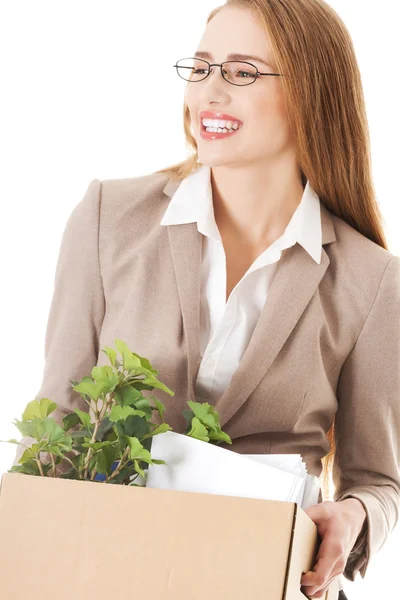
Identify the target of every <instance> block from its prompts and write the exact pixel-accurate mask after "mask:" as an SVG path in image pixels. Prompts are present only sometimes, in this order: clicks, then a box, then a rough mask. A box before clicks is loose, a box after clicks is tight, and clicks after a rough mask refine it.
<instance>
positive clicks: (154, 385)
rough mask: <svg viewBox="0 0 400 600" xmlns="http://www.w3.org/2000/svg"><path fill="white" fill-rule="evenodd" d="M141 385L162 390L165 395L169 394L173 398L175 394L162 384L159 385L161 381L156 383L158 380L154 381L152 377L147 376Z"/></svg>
mask: <svg viewBox="0 0 400 600" xmlns="http://www.w3.org/2000/svg"><path fill="white" fill-rule="evenodd" d="M141 383H145V384H147V385H150V386H152V388H157V389H159V390H164V392H167V394H169V395H170V396H175V392H173V391H172V390H170V389H169V387H167V386H166V385H165V384H164V383H161V381H158V379H156V378H155V377H154V375H148V376H147V377H146V378H145V379H142V380H141Z"/></svg>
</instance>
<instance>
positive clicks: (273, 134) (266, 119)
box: [185, 7, 292, 166]
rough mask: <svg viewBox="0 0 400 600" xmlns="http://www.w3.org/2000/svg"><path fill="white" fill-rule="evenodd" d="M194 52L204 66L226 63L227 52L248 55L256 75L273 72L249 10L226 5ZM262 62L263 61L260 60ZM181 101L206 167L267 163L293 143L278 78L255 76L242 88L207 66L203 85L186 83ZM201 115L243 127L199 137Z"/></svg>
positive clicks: (268, 52)
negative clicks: (234, 121) (230, 119)
mask: <svg viewBox="0 0 400 600" xmlns="http://www.w3.org/2000/svg"><path fill="white" fill-rule="evenodd" d="M197 51H200V52H209V53H210V54H211V58H210V57H209V58H207V57H204V58H206V60H208V62H209V63H221V62H223V61H226V60H229V59H228V54H230V53H240V54H244V55H252V56H255V57H258V58H259V59H260V60H256V59H254V58H252V59H249V58H247V59H243V60H247V61H248V62H251V63H253V64H254V65H255V66H256V67H257V69H258V71H260V72H261V73H277V70H276V66H275V62H274V58H273V54H272V49H271V46H270V43H269V40H268V38H267V34H266V32H265V31H264V29H263V28H262V26H261V25H260V24H259V22H258V21H257V20H256V18H255V17H254V16H253V15H252V13H251V12H250V11H249V10H246V9H241V8H236V7H235V8H232V7H226V8H224V9H222V10H221V11H220V12H219V13H218V14H217V15H216V16H215V17H214V18H213V19H212V20H211V21H210V23H209V24H208V25H207V27H206V30H205V32H204V34H203V37H202V38H201V40H200V43H199V45H198V48H197ZM261 59H262V60H264V61H265V63H267V64H265V63H264V62H261ZM185 98H186V103H187V105H188V108H189V111H190V117H191V129H192V133H193V135H194V137H195V139H196V142H197V146H198V156H199V161H200V162H201V163H203V164H204V165H208V166H220V165H221V166H222V165H226V166H233V165H243V164H244V163H255V162H261V163H262V162H263V161H264V162H265V161H268V162H271V160H274V159H278V157H279V155H280V154H281V153H282V152H286V151H287V147H288V145H289V144H291V142H292V140H291V137H290V134H289V129H288V124H287V119H286V111H285V107H284V98H283V92H282V77H263V76H261V77H259V78H258V79H256V81H255V82H254V83H252V84H250V85H246V86H235V85H231V84H230V83H228V82H227V81H225V79H224V78H223V77H222V75H221V71H220V69H219V67H212V70H211V73H210V75H209V76H208V77H207V78H206V79H203V80H202V81H197V82H189V83H188V84H187V88H186V94H185ZM202 111H215V112H216V113H217V114H216V115H215V118H220V117H218V114H219V113H226V114H229V115H231V116H233V117H236V118H237V119H238V120H240V121H241V122H242V123H243V125H242V126H241V128H240V129H239V130H237V131H236V132H235V133H233V134H229V135H228V136H224V137H218V136H217V135H213V134H209V136H210V137H209V138H208V139H204V138H203V137H201V135H200V131H201V129H202V123H201V120H200V114H201V112H202Z"/></svg>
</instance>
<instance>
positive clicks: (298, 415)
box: [288, 391, 307, 431]
mask: <svg viewBox="0 0 400 600" xmlns="http://www.w3.org/2000/svg"><path fill="white" fill-rule="evenodd" d="M306 396H307V391H305V392H304V394H303V400H302V401H301V403H300V407H299V410H298V411H297V415H296V418H295V420H294V421H293V425H291V427H289V429H288V431H292V429H293V427H294V426H295V425H296V423H297V421H298V420H299V417H300V413H301V409H302V408H303V406H304V402H305V399H306Z"/></svg>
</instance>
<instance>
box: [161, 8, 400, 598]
mask: <svg viewBox="0 0 400 600" xmlns="http://www.w3.org/2000/svg"><path fill="white" fill-rule="evenodd" d="M174 67H175V68H176V71H177V73H178V75H179V76H180V77H182V78H183V79H186V80H187V81H188V84H187V86H186V91H185V99H184V111H183V114H184V120H183V128H184V133H185V137H186V142H187V146H188V148H189V149H190V150H191V153H190V154H189V156H188V157H187V158H186V160H184V161H182V162H180V163H178V164H175V165H172V166H169V167H167V168H164V169H161V170H159V171H157V172H156V173H157V174H166V175H168V176H169V177H170V181H169V183H168V186H167V187H166V188H165V190H164V192H165V193H167V190H168V191H170V192H171V193H169V194H168V195H173V192H175V195H173V198H172V200H171V204H170V206H169V209H168V211H167V212H166V215H165V217H164V219H163V221H162V223H161V224H162V225H178V224H184V223H188V222H189V221H188V219H190V218H191V219H192V220H193V221H197V224H198V232H200V233H201V234H203V254H202V274H201V286H200V290H201V297H202V304H201V313H200V314H201V330H202V339H203V342H202V348H201V350H202V357H203V360H202V362H201V364H200V368H199V371H198V374H197V388H196V389H197V392H198V394H201V395H203V397H204V396H207V397H208V398H212V399H213V400H214V401H215V402H217V406H218V403H220V405H221V406H223V403H224V400H225V398H226V397H227V395H228V392H227V391H226V388H227V387H228V386H229V383H230V380H231V378H232V381H233V380H235V375H236V374H237V372H238V371H239V370H240V367H241V365H242V364H243V363H244V362H245V358H246V357H247V358H248V357H249V356H250V350H249V352H248V353H245V350H246V348H247V346H248V345H249V343H250V347H251V348H252V351H253V352H254V353H255V348H256V344H258V343H259V344H260V346H259V354H258V355H257V358H258V359H259V360H263V359H264V363H265V362H266V361H267V358H263V357H264V354H263V353H267V350H266V349H265V347H264V346H263V345H262V343H261V340H262V333H261V330H262V329H263V333H264V336H265V337H264V339H266V340H271V338H272V339H274V335H277V336H278V333H277V331H275V332H274V333H273V332H272V331H267V327H271V328H272V327H273V325H272V323H273V322H276V323H278V322H279V320H280V317H282V321H281V323H283V322H287V321H288V320H289V321H290V322H291V323H292V326H293V324H294V323H296V322H297V320H298V319H299V317H300V315H299V314H297V316H296V312H297V311H300V309H301V308H302V309H305V306H306V304H308V306H307V310H305V312H304V315H303V316H302V318H301V319H300V321H299V322H298V323H297V325H298V326H300V322H303V324H304V323H305V322H307V319H308V317H309V316H310V314H311V313H312V311H313V308H312V304H313V302H312V301H311V297H313V298H314V300H315V298H318V300H317V301H316V305H315V306H314V310H315V311H316V312H315V313H314V317H313V318H312V319H311V321H310V322H309V323H308V325H304V327H308V328H309V329H308V340H309V342H310V345H309V344H308V343H307V347H303V348H302V349H301V350H300V349H299V351H298V354H297V355H296V356H297V361H300V363H301V364H303V368H304V370H305V371H303V372H302V371H301V368H300V367H299V362H297V363H296V374H297V375H296V376H297V377H300V378H301V376H302V375H305V376H306V377H307V375H308V377H309V379H308V383H307V384H306V388H308V389H309V388H310V387H311V388H313V386H317V385H318V390H317V391H316V392H315V394H311V393H309V394H308V401H307V402H305V403H304V404H303V405H302V407H301V410H300V412H299V416H298V418H297V421H296V422H295V423H294V424H293V426H292V427H291V428H290V435H289V432H287V431H286V430H285V431H286V433H285V432H284V431H282V432H280V433H279V434H278V433H276V434H274V425H276V422H275V421H274V420H273V418H272V416H271V414H272V413H271V412H269V413H268V412H266V411H263V410H262V408H261V406H260V405H257V402H256V400H255V394H256V392H255V391H254V392H253V394H254V395H253V394H250V395H249V396H248V398H247V400H246V409H244V407H243V412H240V411H239V413H238V414H240V415H241V419H242V420H241V426H240V425H239V423H238V422H236V421H235V420H234V417H233V415H234V413H235V410H237V408H238V406H241V405H242V403H243V399H242V400H241V401H240V402H239V401H238V400H236V401H234V400H231V406H230V407H229V408H227V409H226V413H224V411H223V410H222V414H223V415H224V414H225V417H226V418H232V419H233V421H234V423H235V424H234V423H233V422H232V430H230V434H231V437H232V433H233V434H234V435H233V438H234V444H235V443H236V447H235V449H236V451H242V452H248V451H251V450H252V451H254V446H253V445H252V443H251V442H250V438H251V434H253V435H255V434H256V433H257V435H261V433H263V434H265V435H266V438H265V439H266V440H268V443H267V444H265V446H263V444H262V443H261V438H260V441H259V445H258V446H257V449H258V451H260V452H262V451H264V452H275V453H279V452H281V453H285V452H296V451H297V450H296V449H298V450H299V451H300V449H301V451H302V452H303V455H304V454H307V455H308V459H309V466H310V469H311V470H312V468H311V464H312V461H313V460H315V461H316V464H318V465H322V467H323V469H322V478H323V495H324V499H325V501H324V502H322V503H321V504H319V505H316V506H315V507H314V510H313V511H311V512H310V516H312V518H313V519H314V520H315V522H316V523H317V524H318V530H319V533H320V534H321V536H322V537H323V543H322V544H321V548H320V552H319V556H318V557H317V563H316V566H315V570H314V571H312V572H309V573H307V574H305V575H304V577H303V579H302V584H303V585H304V588H305V593H306V594H307V595H308V596H309V597H310V598H319V597H322V595H323V593H324V592H325V590H326V589H327V586H328V585H329V582H330V581H331V580H332V579H333V578H334V577H336V576H337V575H338V574H344V576H345V577H346V578H348V579H349V580H352V581H353V580H354V578H355V576H356V574H357V573H358V572H360V574H361V576H362V577H364V576H365V573H366V570H367V567H368V565H369V562H370V559H371V556H372V555H373V554H374V553H375V552H377V551H378V550H379V549H380V548H381V547H382V545H383V544H384V542H385V541H386V539H387V536H388V532H390V531H391V530H393V528H394V525H395V523H396V522H397V519H398V514H399V506H400V479H399V466H400V454H399V451H398V448H399V447H400V444H399V443H398V441H399V432H400V409H399V406H398V395H399V394H400V372H399V371H400V369H399V365H400V333H399V332H400V324H399V319H398V316H395V312H393V311H396V310H397V309H395V305H396V304H397V305H398V304H399V302H400V261H399V260H398V258H397V257H395V256H394V255H393V254H392V253H390V252H389V250H388V246H387V242H386V238H385V233H384V228H383V220H382V215H381V213H380V209H379V206H378V203H377V200H376V196H375V192H374V185H373V182H372V173H371V159H370V147H369V131H368V122H367V116H366V108H365V103H364V95H363V89H362V83H361V77H360V72H359V68H358V64H357V60H356V56H355V52H354V48H353V43H352V40H351V37H350V34H349V32H348V30H347V29H346V26H345V25H344V23H343V21H342V20H341V19H340V17H339V16H338V15H337V13H336V12H335V11H334V10H333V9H332V8H331V7H330V6H329V5H328V4H327V3H326V2H324V1H323V0H297V1H296V2H292V1H291V0H228V1H227V2H226V3H225V4H224V5H222V6H219V7H217V8H215V9H214V10H213V11H212V12H211V14H210V15H209V17H208V19H207V24H206V28H205V31H204V34H203V36H202V38H201V40H200V42H199V44H198V47H197V49H196V50H195V51H194V52H193V56H192V57H191V58H183V59H179V60H177V62H176V64H175V65H174ZM185 199H186V202H184V200H185ZM201 199H202V201H201ZM196 201H197V204H196ZM196 206H197V208H196ZM189 215H190V216H189ZM347 236H349V239H348V242H346V241H345V240H346V237H347ZM350 238H351V239H352V241H351V242H350ZM296 244H297V246H296ZM365 244H366V245H365ZM364 245H365V246H364ZM293 246H294V249H293ZM299 246H301V247H302V249H304V250H305V251H306V252H307V253H308V256H309V257H311V258H313V259H314V261H315V262H314V267H315V269H314V270H313V269H312V264H313V263H312V262H311V263H309V264H307V267H306V265H305V263H301V264H300V250H299V249H298V248H299ZM356 248H358V250H356ZM362 248H364V249H366V248H369V250H368V255H369V257H370V258H369V259H367V258H366V255H365V254H364V250H362ZM321 252H322V254H321ZM283 253H284V254H283ZM321 259H322V262H321ZM382 259H383V262H382V263H380V261H381V260H382ZM371 261H372V263H373V264H374V265H375V268H377V271H376V272H375V276H374V275H373V274H372V273H371V271H370V270H369V269H370V266H371ZM367 264H368V269H367V268H366V265H367ZM379 264H380V266H378V265H379ZM289 265H291V266H292V268H293V271H291V270H289V269H290V267H289ZM301 265H303V266H301ZM317 265H320V267H319V268H320V269H321V271H320V272H319V271H318V266H317ZM346 265H348V266H347V267H346ZM350 265H351V266H350ZM389 265H391V266H394V265H395V272H393V273H392V279H391V282H392V283H391V284H389V279H387V278H386V277H385V273H386V275H388V273H389V270H390V267H389ZM286 269H288V270H286ZM301 269H302V271H301ZM299 271H300V272H299ZM367 271H368V276H366V273H367ZM318 272H319V275H318V276H317V273H318ZM307 273H308V275H307ZM312 273H313V275H314V276H317V279H318V282H317V281H316V280H314V286H311V287H312V293H311V292H310V296H309V297H308V301H307V303H306V304H304V305H303V306H302V305H301V295H302V294H303V293H304V289H305V287H306V286H307V285H308V283H309V277H310V276H311V278H312V276H313V275H312ZM295 276H296V281H297V285H296V284H295V282H294V278H295ZM297 277H298V279H297ZM376 277H377V279H376ZM385 279H386V283H387V284H389V287H391V286H393V287H392V289H391V291H389V289H387V293H389V296H386V300H383V294H385V292H384V288H385V283H384V281H385ZM346 281H347V283H346ZM356 281H358V282H359V284H357V283H356ZM361 281H362V283H361ZM272 282H274V286H272ZM289 282H290V283H289ZM377 282H379V284H378V286H377V285H376V283H377ZM359 285H362V289H363V290H364V292H366V291H367V293H368V294H369V293H371V296H370V301H369V302H368V306H365V311H364V310H362V309H361V312H360V305H359V302H360V300H361V294H362V293H363V292H361V288H360V287H359ZM289 286H290V289H289ZM270 288H271V289H270ZM284 290H285V292H284ZM350 290H352V291H350ZM285 294H287V297H288V298H292V301H291V305H290V307H289V306H287V312H286V313H285V314H283V311H284V310H285V309H284V308H283V307H282V306H279V303H283V304H285ZM345 298H347V299H346V300H344V299H345ZM222 299H223V300H222ZM380 300H381V301H382V302H383V304H382V303H380V302H379V301H380ZM343 301H344V304H343V305H342V302H343ZM222 302H223V303H222ZM376 303H378V304H376ZM387 303H389V305H390V307H391V311H392V312H391V315H392V316H391V317H390V318H391V319H392V325H391V327H390V334H388V335H385V336H384V339H385V342H384V346H385V348H386V349H387V348H388V346H387V344H388V343H389V345H390V347H391V351H390V352H389V351H386V352H385V356H382V355H381V354H380V355H379V357H378V355H377V354H376V351H375V348H376V347H377V346H376V340H377V339H378V338H382V332H383V331H384V330H387V320H388V319H389V316H388V314H387V313H386V309H385V308H384V307H385V306H387ZM317 305H318V306H319V308H318V309H317ZM264 306H265V308H264ZM278 306H279V308H278ZM351 306H358V309H357V310H356V312H353V309H352V308H351ZM266 313H268V315H269V318H268V319H267V317H266ZM356 313H357V314H358V318H359V317H361V319H360V320H359V321H358V324H357V325H356V324H355V321H354V320H353V319H354V317H355V315H356ZM238 314H241V315H244V316H245V318H244V319H242V320H241V321H239V320H238V317H237V315H238ZM375 319H378V320H375ZM356 320H357V319H356ZM378 322H379V323H378ZM393 323H396V326H395V327H394V326H393ZM292 326H291V327H290V331H292ZM354 327H355V328H354ZM353 328H354V329H353ZM327 331H329V332H330V334H329V335H328V336H326V332H327ZM345 331H347V334H349V337H348V339H347V341H346V343H345V344H344V346H341V349H339V346H338V345H336V344H337V343H339V340H340V339H342V341H344V338H345V337H346V335H344V337H343V334H344V333H345ZM351 331H353V334H354V335H353V334H351ZM253 333H254V335H253ZM361 333H363V335H361ZM292 335H293V338H291V340H292V341H291V344H294V345H295V344H296V339H300V337H301V334H300V332H299V331H297V334H296V333H295V330H293V331H292ZM296 335H297V338H296ZM388 337H389V338H390V340H389V339H388ZM382 339H383V338H382ZM311 340H312V341H313V343H312V344H311ZM285 341H286V345H285V344H284V342H285ZM269 343H270V344H271V343H272V342H269ZM340 345H341V342H340ZM267 346H268V348H269V345H268V344H267ZM280 347H281V348H282V353H283V356H286V362H285V361H284V360H283V358H282V355H281V354H279V353H278V355H276V352H275V353H274V357H275V360H274V361H273V363H272V366H271V363H270V362H269V363H268V365H269V370H268V372H267V373H264V379H263V380H262V381H263V382H265V383H267V382H268V385H267V387H266V388H262V384H261V383H260V384H259V386H258V388H256V389H260V390H262V389H264V398H266V399H267V400H265V402H266V403H267V404H268V407H269V411H271V410H274V409H277V410H278V412H279V409H278V406H279V407H282V406H284V404H285V403H286V402H293V403H294V405H295V406H296V404H295V403H296V402H298V397H299V393H297V392H298V390H297V389H293V391H292V393H291V394H290V393H289V394H288V391H287V390H286V387H285V383H284V380H281V379H280V377H279V375H278V369H279V368H280V369H282V376H283V374H284V373H285V370H286V373H285V376H286V380H285V381H287V380H288V378H289V380H290V377H294V371H293V369H294V366H293V364H294V363H293V361H292V362H290V360H289V356H290V348H291V345H290V344H289V338H287V336H284V338H283V339H281V345H280ZM382 347H383V346H381V349H382ZM262 348H264V350H262ZM317 349H318V352H319V354H318V355H315V352H316V350H317ZM270 352H271V350H270ZM279 356H281V359H280V360H279V358H278V357H279ZM307 356H308V357H309V360H310V361H311V358H310V357H311V356H314V361H312V364H311V363H310V364H309V371H308V372H307V370H306V364H307ZM242 358H243V360H242ZM254 358H255V359H256V356H255V354H254ZM211 359H213V362H212V361H211ZM249 360H250V359H249ZM378 362H379V364H380V367H379V370H378V367H377V363H378ZM216 364H217V367H215V365H216ZM279 365H280V367H279ZM367 365H368V366H367ZM264 368H265V364H264ZM235 369H236V370H235ZM381 369H383V370H384V371H385V372H386V373H387V381H385V380H384V378H383V377H382V376H381V375H382V373H381ZM378 373H379V384H377V380H378ZM318 374H323V375H322V379H318ZM273 381H275V383H276V382H277V381H279V382H280V385H279V386H277V388H276V390H275V388H274V386H273ZM368 381H369V384H368ZM389 381H390V382H391V383H390V384H389ZM394 381H395V382H396V384H395V385H394V387H395V389H394V388H393V382H394ZM317 382H319V383H317ZM327 384H328V385H327ZM298 385H299V383H298V384H297V386H298ZM325 385H327V387H326V389H325V391H324V386H325ZM396 386H397V387H396ZM233 387H234V386H232V391H233ZM361 389H364V392H362V391H361ZM230 390H231V388H230V387H229V391H230ZM309 391H310V392H311V390H309ZM274 392H275V395H274ZM332 392H334V399H335V400H334V409H333V411H331V408H330V407H332V405H331V404H330V403H331V401H332V395H331V394H332ZM221 394H222V397H221ZM280 394H283V396H284V398H282V397H281V396H280ZM378 397H379V403H381V402H382V398H384V401H383V405H382V404H380V410H379V411H378V410H377V408H376V407H377V406H378V403H377V398H378ZM384 405H385V407H384ZM235 407H236V408H235ZM280 410H281V412H284V409H283V408H281V409H280ZM252 411H253V412H252ZM279 414H281V413H279ZM384 414H390V415H391V419H390V420H389V421H387V420H386V419H385V418H384V416H383V415H384ZM227 415H228V416H227ZM255 415H257V418H255V417H254V420H253V416H255ZM268 419H269V420H268ZM245 422H246V425H247V427H245ZM250 423H251V424H252V425H251V427H252V429H251V431H250V430H249V426H250ZM377 423H378V424H379V425H378V427H380V429H379V433H377V429H376V426H377ZM316 429H319V434H318V435H317V434H316V433H315V431H316ZM228 430H229V429H228ZM372 432H374V433H372ZM268 434H269V435H268ZM377 435H378V437H379V439H380V440H381V442H382V444H383V445H384V449H383V451H382V446H381V447H380V448H379V451H378V450H377V449H375V448H374V446H373V439H377V437H376V436H377ZM246 436H247V437H246ZM313 436H314V437H313ZM235 438H236V439H235ZM317 439H319V440H323V443H322V445H321V446H319V445H318V443H317V442H316V441H315V440H317ZM389 439H396V440H397V443H396V444H395V445H393V444H390V443H387V444H385V440H389ZM246 440H247V441H246ZM305 440H308V443H309V444H310V446H309V447H307V448H306V447H305V446H304V444H307V445H308V443H306V441H305ZM312 440H314V442H312ZM255 443H256V442H255V441H254V444H255ZM297 444H299V445H297ZM317 448H319V449H317ZM383 456H385V459H384V458H383ZM379 457H380V458H379ZM388 464H389V465H391V467H390V468H389V469H388ZM319 473H320V471H319V469H318V474H319ZM331 476H332V478H333V482H334V485H335V492H334V496H333V499H334V502H330V500H329V498H330V494H329V480H330V478H331ZM328 520H329V523H330V525H329V526H327V523H328ZM343 523H347V525H346V527H345V529H343ZM383 523H385V525H383ZM338 547H340V548H341V550H340V551H338V550H337V548H338ZM341 597H342V598H345V595H344V592H343V591H341Z"/></svg>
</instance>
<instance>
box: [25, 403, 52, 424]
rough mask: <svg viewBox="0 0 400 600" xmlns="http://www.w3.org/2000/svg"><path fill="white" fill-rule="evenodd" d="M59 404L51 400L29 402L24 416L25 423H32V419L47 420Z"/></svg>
mask: <svg viewBox="0 0 400 600" xmlns="http://www.w3.org/2000/svg"><path fill="white" fill-rule="evenodd" d="M56 408H57V404H56V403H55V402H52V400H49V398H40V400H38V399H35V400H32V401H31V402H28V404H27V405H26V408H25V410H24V412H23V414H22V420H23V421H31V420H32V419H35V418H38V419H45V418H46V417H47V416H48V415H49V414H51V413H52V412H54V411H55V410H56Z"/></svg>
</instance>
